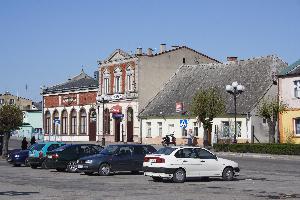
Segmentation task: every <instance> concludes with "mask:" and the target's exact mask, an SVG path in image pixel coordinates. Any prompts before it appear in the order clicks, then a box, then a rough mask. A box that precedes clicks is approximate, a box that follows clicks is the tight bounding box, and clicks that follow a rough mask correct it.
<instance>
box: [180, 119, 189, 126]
mask: <svg viewBox="0 0 300 200" xmlns="http://www.w3.org/2000/svg"><path fill="white" fill-rule="evenodd" d="M187 123H188V121H187V119H181V120H180V127H181V128H184V127H187Z"/></svg>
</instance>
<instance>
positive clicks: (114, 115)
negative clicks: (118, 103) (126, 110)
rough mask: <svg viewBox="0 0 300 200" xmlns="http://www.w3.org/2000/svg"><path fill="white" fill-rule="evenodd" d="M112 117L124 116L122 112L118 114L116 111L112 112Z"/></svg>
mask: <svg viewBox="0 0 300 200" xmlns="http://www.w3.org/2000/svg"><path fill="white" fill-rule="evenodd" d="M112 117H113V118H123V117H124V114H118V113H114V114H113V115H112Z"/></svg>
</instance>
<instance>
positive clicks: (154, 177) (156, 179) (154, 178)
mask: <svg viewBox="0 0 300 200" xmlns="http://www.w3.org/2000/svg"><path fill="white" fill-rule="evenodd" d="M152 179H153V181H154V182H160V181H162V180H163V178H161V177H157V176H152Z"/></svg>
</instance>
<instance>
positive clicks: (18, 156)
mask: <svg viewBox="0 0 300 200" xmlns="http://www.w3.org/2000/svg"><path fill="white" fill-rule="evenodd" d="M36 145H37V143H35V144H33V145H31V146H29V147H28V148H27V149H26V150H22V149H14V150H12V151H10V152H9V154H8V155H7V159H6V160H7V162H8V163H10V164H12V165H13V166H15V167H19V166H21V165H25V166H28V156H29V152H30V151H32V150H33V149H34V147H35V146H36Z"/></svg>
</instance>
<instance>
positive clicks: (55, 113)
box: [53, 110, 59, 135]
mask: <svg viewBox="0 0 300 200" xmlns="http://www.w3.org/2000/svg"><path fill="white" fill-rule="evenodd" d="M58 119H59V116H58V111H57V110H55V111H54V112H53V134H54V135H57V134H58V126H59V123H57V122H56V121H55V120H58Z"/></svg>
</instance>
